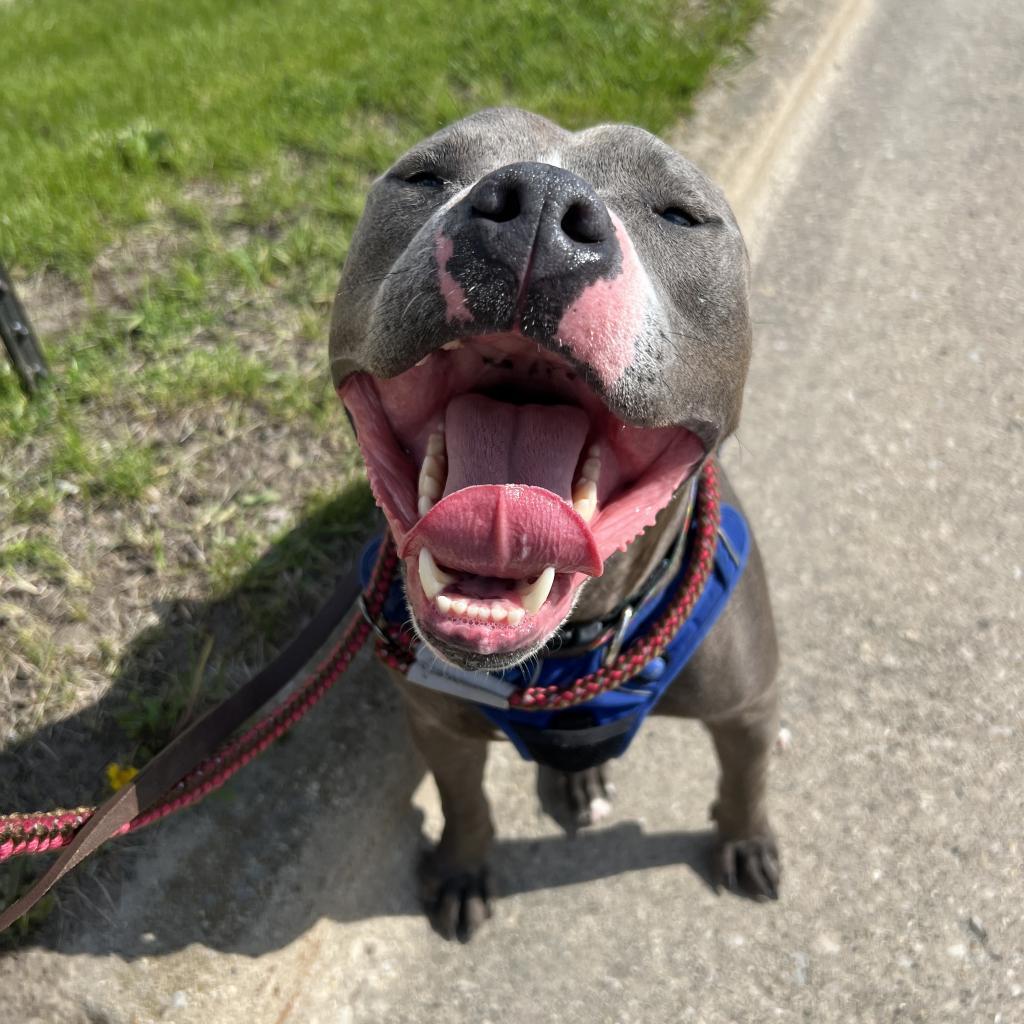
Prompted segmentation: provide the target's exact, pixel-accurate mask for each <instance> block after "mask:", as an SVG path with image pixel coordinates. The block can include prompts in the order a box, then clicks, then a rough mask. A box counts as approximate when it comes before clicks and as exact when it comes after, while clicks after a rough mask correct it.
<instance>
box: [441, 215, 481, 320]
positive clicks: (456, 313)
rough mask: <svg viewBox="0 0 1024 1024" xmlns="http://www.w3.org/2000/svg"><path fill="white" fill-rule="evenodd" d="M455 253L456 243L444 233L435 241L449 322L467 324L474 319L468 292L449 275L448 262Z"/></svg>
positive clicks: (442, 293) (442, 291)
mask: <svg viewBox="0 0 1024 1024" xmlns="http://www.w3.org/2000/svg"><path fill="white" fill-rule="evenodd" d="M454 252H455V243H454V242H453V241H452V240H451V239H450V238H449V237H448V236H447V235H446V234H444V233H443V232H441V231H439V232H438V233H437V238H436V239H435V240H434V259H436V260H437V278H438V284H439V285H440V287H441V295H442V296H443V298H444V304H445V309H446V311H447V313H448V322H449V323H457V324H466V323H469V322H470V320H472V319H473V314H472V313H470V311H469V307H468V306H467V305H466V292H465V289H463V287H462V285H461V284H459V282H458V281H456V280H455V278H454V277H452V275H451V274H449V273H448V261H449V260H450V259H451V258H452V254H453V253H454Z"/></svg>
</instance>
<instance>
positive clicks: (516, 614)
mask: <svg viewBox="0 0 1024 1024" xmlns="http://www.w3.org/2000/svg"><path fill="white" fill-rule="evenodd" d="M525 614H526V612H524V611H523V609H522V608H510V609H509V611H508V624H509V625H510V626H518V625H519V623H520V622H522V621H523V616H524V615H525Z"/></svg>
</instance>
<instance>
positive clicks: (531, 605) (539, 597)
mask: <svg viewBox="0 0 1024 1024" xmlns="http://www.w3.org/2000/svg"><path fill="white" fill-rule="evenodd" d="M554 582H555V567H554V566H553V565H549V566H548V567H547V568H546V569H545V570H544V571H543V572H542V573H541V574H540V575H539V576H538V577H537V580H536V582H534V583H532V584H530V585H529V586H525V585H523V584H520V586H521V587H523V589H521V590H520V592H519V597H520V599H521V600H522V602H523V607H524V608H525V609H526V610H527V611H528V612H530V613H531V614H533V613H534V612H538V611H540V609H541V605H543V604H544V602H545V601H546V600H547V599H548V594H550V593H551V586H552V584H553V583H554Z"/></svg>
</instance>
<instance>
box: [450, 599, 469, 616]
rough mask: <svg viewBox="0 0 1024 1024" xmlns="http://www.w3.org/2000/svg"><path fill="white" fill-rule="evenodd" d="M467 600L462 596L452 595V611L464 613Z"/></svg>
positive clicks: (458, 613)
mask: <svg viewBox="0 0 1024 1024" xmlns="http://www.w3.org/2000/svg"><path fill="white" fill-rule="evenodd" d="M468 604H469V602H468V601H467V600H466V599H465V598H464V597H453V598H452V611H453V612H454V613H455V614H456V615H465V614H466V606H467V605H468Z"/></svg>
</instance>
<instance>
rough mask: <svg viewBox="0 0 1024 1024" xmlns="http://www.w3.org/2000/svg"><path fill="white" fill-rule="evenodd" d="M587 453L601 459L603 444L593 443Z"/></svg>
mask: <svg viewBox="0 0 1024 1024" xmlns="http://www.w3.org/2000/svg"><path fill="white" fill-rule="evenodd" d="M587 454H588V455H590V456H593V458H595V459H599V458H600V457H601V446H600V445H599V444H592V445H591V446H590V447H589V448H588V449H587Z"/></svg>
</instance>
